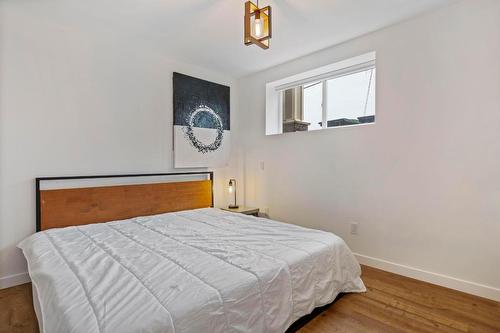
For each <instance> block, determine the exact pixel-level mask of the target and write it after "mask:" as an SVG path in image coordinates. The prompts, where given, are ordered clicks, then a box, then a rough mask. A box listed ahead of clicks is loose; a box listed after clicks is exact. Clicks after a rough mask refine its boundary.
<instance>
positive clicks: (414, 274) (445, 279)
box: [354, 253, 500, 302]
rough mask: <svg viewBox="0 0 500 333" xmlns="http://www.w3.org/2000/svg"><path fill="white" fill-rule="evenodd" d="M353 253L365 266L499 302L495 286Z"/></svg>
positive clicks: (498, 290) (498, 294) (499, 293)
mask: <svg viewBox="0 0 500 333" xmlns="http://www.w3.org/2000/svg"><path fill="white" fill-rule="evenodd" d="M354 255H355V256H356V258H357V259H358V261H359V263H360V264H363V265H366V266H370V267H374V268H378V269H381V270H384V271H388V272H391V273H395V274H399V275H403V276H407V277H410V278H413V279H416V280H420V281H425V282H429V283H432V284H436V285H439V286H442V287H446V288H450V289H455V290H458V291H462V292H464V293H467V294H472V295H476V296H480V297H484V298H488V299H491V300H494V301H497V302H500V289H498V288H495V287H491V286H486V285H482V284H479V283H475V282H470V281H465V280H461V279H457V278H454V277H451V276H447V275H443V274H439V273H433V272H428V271H424V270H422V269H418V268H414V267H410V266H405V265H401V264H396V263H393V262H390V261H387V260H383V259H378V258H373V257H369V256H365V255H362V254H358V253H355V254H354Z"/></svg>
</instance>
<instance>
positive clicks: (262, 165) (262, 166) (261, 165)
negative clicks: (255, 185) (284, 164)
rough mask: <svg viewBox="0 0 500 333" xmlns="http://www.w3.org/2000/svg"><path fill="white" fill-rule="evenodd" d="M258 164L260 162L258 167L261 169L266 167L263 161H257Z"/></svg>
mask: <svg viewBox="0 0 500 333" xmlns="http://www.w3.org/2000/svg"><path fill="white" fill-rule="evenodd" d="M259 164H260V169H261V170H264V169H265V167H266V164H265V163H264V161H260V163H259Z"/></svg>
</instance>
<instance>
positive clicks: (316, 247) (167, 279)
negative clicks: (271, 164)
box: [18, 208, 365, 333]
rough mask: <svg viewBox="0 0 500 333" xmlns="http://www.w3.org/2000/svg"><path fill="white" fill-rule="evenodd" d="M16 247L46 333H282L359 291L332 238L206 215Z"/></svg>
mask: <svg viewBox="0 0 500 333" xmlns="http://www.w3.org/2000/svg"><path fill="white" fill-rule="evenodd" d="M18 246H19V247H20V248H21V249H22V250H23V253H24V255H25V257H26V259H27V262H28V270H29V274H30V277H31V279H32V282H33V285H34V287H35V290H36V292H37V300H38V301H39V309H38V311H37V312H38V315H39V316H41V317H42V318H39V322H40V323H43V331H45V332H50V333H58V332H75V333H80V332H81V333H92V332H102V333H104V332H107V333H111V332H120V333H127V332H151V333H153V332H172V333H174V332H176V333H181V332H183V333H184V332H186V333H188V332H189V333H190V332H193V333H199V332H203V333H212V332H213V333H215V332H217V333H220V332H254V333H255V332H270V333H273V332H284V331H285V330H286V329H287V328H288V327H289V326H290V325H291V324H292V323H293V322H294V321H296V320H297V319H298V318H300V317H302V316H304V315H306V314H309V313H310V312H311V311H312V310H313V309H314V308H315V307H318V306H322V305H325V304H328V303H331V302H332V301H333V300H334V299H335V297H336V296H337V295H338V294H339V293H342V292H362V291H364V290H365V287H364V285H363V282H362V281H361V279H360V272H361V271H360V266H359V264H358V263H357V261H356V259H355V258H354V256H353V254H352V253H351V251H350V250H349V248H348V247H347V245H346V244H345V242H344V241H343V240H342V239H341V238H339V237H337V236H336V235H334V234H332V233H327V232H323V231H318V230H312V229H307V228H302V227H299V226H295V225H290V224H286V223H280V222H276V221H272V220H269V219H264V218H256V217H253V216H246V215H242V214H236V213H231V212H226V211H222V210H219V209H213V208H208V209H197V210H189V211H182V212H176V213H167V214H161V215H155V216H149V217H137V218H133V219H128V220H122V221H114V222H108V223H99V224H91V225H85V226H78V227H68V228H61V229H51V230H47V231H43V232H39V233H36V234H34V235H32V236H30V237H28V238H27V239H25V240H24V241H22V242H21V243H20V244H19V245H18Z"/></svg>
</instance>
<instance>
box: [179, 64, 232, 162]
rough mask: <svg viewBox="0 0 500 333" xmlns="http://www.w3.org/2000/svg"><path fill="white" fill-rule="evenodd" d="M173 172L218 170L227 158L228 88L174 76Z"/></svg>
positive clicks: (183, 76)
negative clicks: (195, 168)
mask: <svg viewBox="0 0 500 333" xmlns="http://www.w3.org/2000/svg"><path fill="white" fill-rule="evenodd" d="M173 87H174V89H173V90H174V161H175V167H176V168H192V167H217V166H223V165H225V164H226V163H227V159H228V156H229V141H230V140H229V137H230V110H229V109H230V108H229V96H230V91H229V87H227V86H224V85H220V84H217V83H213V82H209V81H205V80H201V79H197V78H194V77H191V76H187V75H184V74H180V73H174V76H173Z"/></svg>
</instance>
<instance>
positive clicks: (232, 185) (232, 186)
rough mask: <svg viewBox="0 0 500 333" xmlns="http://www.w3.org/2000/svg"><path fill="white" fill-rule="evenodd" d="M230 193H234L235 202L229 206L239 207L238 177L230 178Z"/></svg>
mask: <svg viewBox="0 0 500 333" xmlns="http://www.w3.org/2000/svg"><path fill="white" fill-rule="evenodd" d="M229 193H232V194H234V204H233V205H229V208H238V205H237V204H236V179H229Z"/></svg>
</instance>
